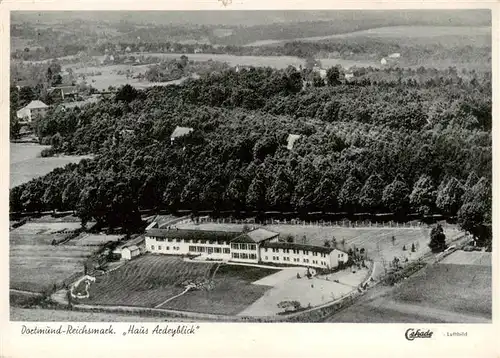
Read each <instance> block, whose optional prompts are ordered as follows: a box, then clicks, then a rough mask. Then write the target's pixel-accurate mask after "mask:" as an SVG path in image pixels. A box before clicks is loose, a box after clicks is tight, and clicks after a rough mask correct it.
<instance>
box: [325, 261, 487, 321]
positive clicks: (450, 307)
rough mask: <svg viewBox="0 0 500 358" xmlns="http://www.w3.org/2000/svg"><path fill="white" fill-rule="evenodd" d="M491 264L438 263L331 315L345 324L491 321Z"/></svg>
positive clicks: (376, 289) (380, 288)
mask: <svg viewBox="0 0 500 358" xmlns="http://www.w3.org/2000/svg"><path fill="white" fill-rule="evenodd" d="M491 277H492V276H491V267H488V266H478V265H453V264H436V265H432V266H429V267H427V268H425V269H423V270H422V271H420V272H418V273H417V274H415V275H414V276H412V277H410V278H409V279H407V280H405V281H403V282H402V283H401V284H400V285H399V286H396V287H385V286H382V287H380V286H379V287H376V288H375V289H374V290H373V291H368V293H367V295H366V297H362V298H361V299H360V300H359V302H357V303H355V304H354V305H353V306H351V307H348V308H347V309H345V310H342V311H340V312H338V313H336V314H335V315H333V316H331V317H329V318H328V319H327V321H329V322H345V323H487V322H490V321H491V317H492V286H491Z"/></svg>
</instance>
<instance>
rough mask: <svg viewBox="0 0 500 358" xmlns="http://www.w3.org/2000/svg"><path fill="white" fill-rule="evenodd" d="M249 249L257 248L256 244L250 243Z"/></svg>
mask: <svg viewBox="0 0 500 358" xmlns="http://www.w3.org/2000/svg"><path fill="white" fill-rule="evenodd" d="M248 249H249V250H256V249H257V247H256V246H255V245H254V244H250V245H248Z"/></svg>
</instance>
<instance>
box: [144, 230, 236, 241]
mask: <svg viewBox="0 0 500 358" xmlns="http://www.w3.org/2000/svg"><path fill="white" fill-rule="evenodd" d="M240 235H241V232H227V231H206V230H188V229H177V228H175V229H149V230H148V231H147V232H146V236H152V237H164V238H168V239H184V240H192V239H195V240H212V241H227V242H229V241H231V240H233V239H235V238H236V237H238V236H240Z"/></svg>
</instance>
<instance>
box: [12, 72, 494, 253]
mask: <svg viewBox="0 0 500 358" xmlns="http://www.w3.org/2000/svg"><path fill="white" fill-rule="evenodd" d="M358 71H359V72H358V73H357V76H356V77H355V78H354V79H353V80H352V81H346V80H344V79H343V78H342V76H341V71H340V70H339V69H338V68H337V67H333V68H330V69H328V71H327V76H326V78H325V79H323V78H321V77H320V76H319V75H318V74H317V73H315V72H314V71H312V70H310V69H303V70H301V71H299V70H297V69H295V68H294V67H289V68H287V69H285V70H276V69H272V68H249V69H241V70H239V71H236V70H235V69H227V70H224V71H222V72H220V73H213V74H205V75H203V76H202V77H201V78H200V79H196V80H187V81H185V82H184V83H183V84H181V85H175V86H168V87H153V88H149V89H146V90H136V89H134V88H132V87H131V86H128V85H127V86H124V87H122V88H121V89H120V90H119V91H118V93H117V94H116V96H115V97H114V98H111V99H103V100H101V101H100V102H98V103H95V104H89V105H86V106H85V107H83V108H82V109H78V108H75V109H72V110H66V111H65V112H63V111H59V110H57V109H51V110H50V111H49V114H48V115H47V116H46V117H45V118H44V119H42V120H40V121H39V122H38V123H37V124H36V132H37V134H38V135H39V137H40V138H41V139H42V140H44V141H46V142H49V143H50V144H51V145H52V146H53V149H54V150H55V151H56V152H62V153H67V154H69V153H72V154H87V153H92V154H94V155H95V159H93V160H82V161H81V162H80V163H78V164H69V165H67V166H66V167H64V168H59V169H56V170H54V171H53V172H51V173H49V174H48V175H46V176H44V177H41V178H37V179H34V180H32V181H30V182H28V183H26V184H23V185H21V186H18V187H15V188H13V189H11V192H10V210H11V212H21V211H26V212H36V211H41V210H75V211H76V213H77V215H79V216H80V217H81V218H82V220H83V222H86V221H88V220H90V219H95V220H97V221H98V222H100V223H105V224H106V225H111V226H120V227H124V228H133V227H134V226H135V225H137V223H138V221H140V215H139V210H140V209H162V210H168V211H171V212H176V211H178V210H191V211H193V212H195V213H196V212H199V211H203V210H213V211H215V212H220V211H224V210H235V211H243V210H244V211H253V212H265V211H280V212H296V213H297V214H298V215H300V214H304V213H309V212H324V213H330V212H343V213H366V212H369V213H393V214H395V215H396V216H398V217H401V218H402V219H404V218H405V217H406V216H407V215H409V214H413V213H417V214H419V215H431V214H442V215H445V216H447V217H456V219H457V221H458V222H459V224H460V225H461V226H462V228H464V229H465V230H467V231H469V232H471V233H473V234H474V235H475V236H476V237H477V238H478V240H479V243H480V244H483V245H491V186H492V138H491V121H492V114H491V113H492V107H491V106H492V102H491V96H492V94H491V75H489V76H487V75H484V76H479V75H477V74H475V73H467V75H466V76H462V75H461V74H460V73H457V71H456V70H453V69H449V70H447V71H438V70H429V69H423V68H422V69H420V70H418V69H417V70H408V69H387V70H385V71H381V70H376V69H369V68H368V69H358ZM11 91H13V93H11V98H16V91H17V89H16V88H11ZM176 126H187V127H192V128H193V129H194V131H193V132H192V133H191V134H188V135H186V136H184V137H181V138H177V139H176V140H175V141H174V142H171V139H170V135H171V133H172V131H173V130H174V128H175V127H176ZM289 134H299V135H301V137H300V139H299V140H298V141H297V142H295V144H294V146H293V148H292V149H291V150H289V149H287V148H286V145H287V137H288V135H289Z"/></svg>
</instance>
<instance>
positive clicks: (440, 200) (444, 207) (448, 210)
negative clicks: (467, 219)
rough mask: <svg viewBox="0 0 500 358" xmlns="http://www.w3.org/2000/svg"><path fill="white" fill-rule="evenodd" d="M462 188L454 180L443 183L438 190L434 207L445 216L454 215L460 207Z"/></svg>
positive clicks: (453, 178) (452, 178)
mask: <svg viewBox="0 0 500 358" xmlns="http://www.w3.org/2000/svg"><path fill="white" fill-rule="evenodd" d="M463 194H464V187H463V186H462V184H460V182H459V181H458V180H457V179H456V178H455V177H451V178H450V179H449V180H447V181H444V180H443V182H442V183H441V185H440V186H439V188H438V192H437V198H436V206H437V207H438V208H439V209H440V210H441V211H442V212H443V213H444V214H446V215H456V214H457V212H458V210H459V209H460V207H461V205H462V196H463Z"/></svg>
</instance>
